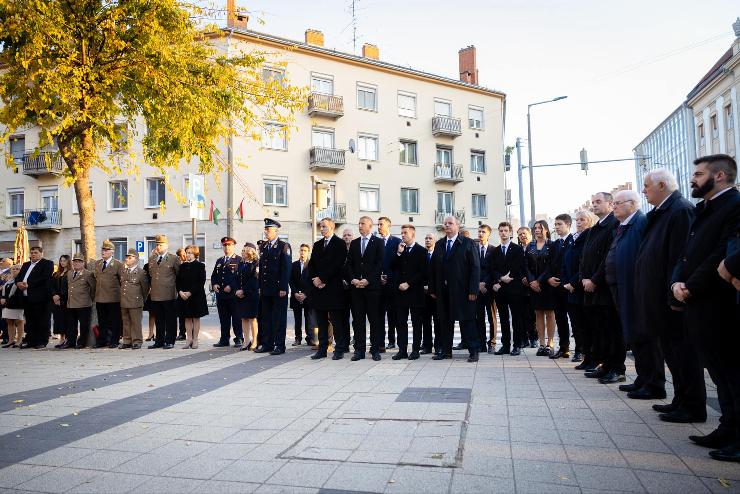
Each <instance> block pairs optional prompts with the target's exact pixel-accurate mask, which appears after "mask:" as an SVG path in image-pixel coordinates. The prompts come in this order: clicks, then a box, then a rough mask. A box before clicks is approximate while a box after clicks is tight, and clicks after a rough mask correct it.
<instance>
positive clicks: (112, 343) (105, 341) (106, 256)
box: [90, 240, 123, 348]
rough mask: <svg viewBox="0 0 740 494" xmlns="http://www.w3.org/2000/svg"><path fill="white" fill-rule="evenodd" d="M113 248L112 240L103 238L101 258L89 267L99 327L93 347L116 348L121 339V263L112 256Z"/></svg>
mask: <svg viewBox="0 0 740 494" xmlns="http://www.w3.org/2000/svg"><path fill="white" fill-rule="evenodd" d="M114 250H115V246H114V245H113V242H111V241H110V240H103V247H102V249H101V251H100V252H101V257H102V258H101V259H98V260H97V261H95V262H94V263H93V265H92V266H91V268H90V271H92V272H93V275H94V276H95V293H96V294H97V299H96V300H95V310H96V311H97V313H98V326H99V327H100V336H98V339H97V341H96V342H95V348H104V347H106V346H107V347H108V348H118V340H120V339H121V280H120V278H119V277H118V272H119V271H120V270H121V268H122V267H123V264H121V262H120V261H119V260H117V259H114V258H113V251H114Z"/></svg>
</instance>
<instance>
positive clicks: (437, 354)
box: [432, 353, 445, 360]
mask: <svg viewBox="0 0 740 494" xmlns="http://www.w3.org/2000/svg"><path fill="white" fill-rule="evenodd" d="M444 358H445V356H444V354H441V353H435V354H434V356H433V357H432V360H444Z"/></svg>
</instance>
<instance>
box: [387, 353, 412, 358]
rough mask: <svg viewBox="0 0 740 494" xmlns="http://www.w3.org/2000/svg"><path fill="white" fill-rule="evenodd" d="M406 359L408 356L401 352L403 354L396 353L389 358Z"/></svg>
mask: <svg viewBox="0 0 740 494" xmlns="http://www.w3.org/2000/svg"><path fill="white" fill-rule="evenodd" d="M407 358H409V354H408V353H406V352H403V353H401V352H398V353H397V354H395V355H394V356H392V357H391V359H393V360H401V359H407Z"/></svg>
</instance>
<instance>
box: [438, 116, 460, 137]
mask: <svg viewBox="0 0 740 494" xmlns="http://www.w3.org/2000/svg"><path fill="white" fill-rule="evenodd" d="M432 135H433V136H435V137H437V136H442V137H452V138H453V139H454V138H455V137H457V136H461V135H462V125H461V123H460V119H459V118H452V117H441V116H436V117H434V118H432Z"/></svg>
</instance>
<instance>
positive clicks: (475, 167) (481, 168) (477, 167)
mask: <svg viewBox="0 0 740 494" xmlns="http://www.w3.org/2000/svg"><path fill="white" fill-rule="evenodd" d="M470 171H471V172H473V173H486V153H485V152H484V151H471V152H470Z"/></svg>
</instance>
